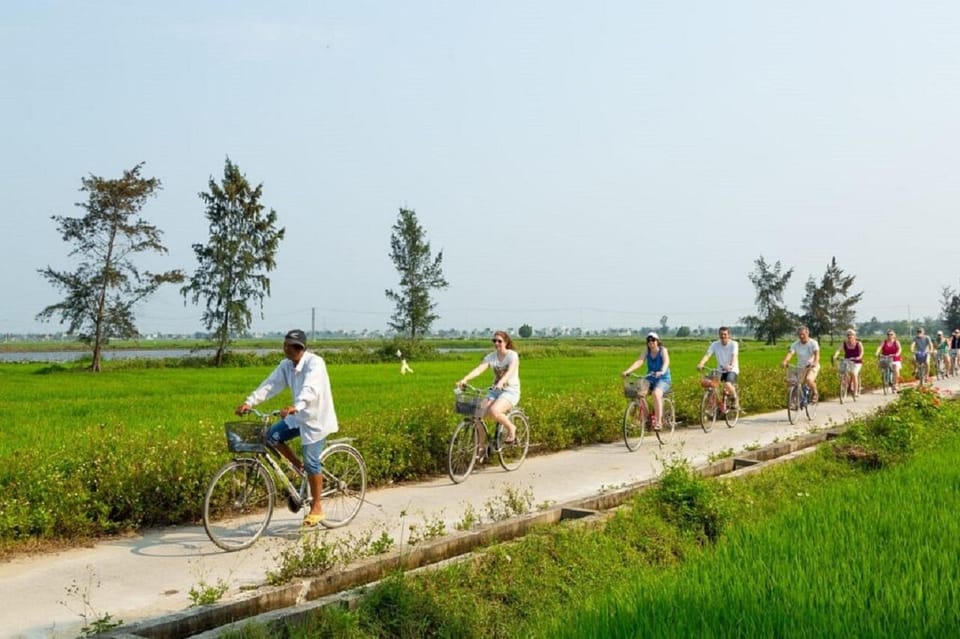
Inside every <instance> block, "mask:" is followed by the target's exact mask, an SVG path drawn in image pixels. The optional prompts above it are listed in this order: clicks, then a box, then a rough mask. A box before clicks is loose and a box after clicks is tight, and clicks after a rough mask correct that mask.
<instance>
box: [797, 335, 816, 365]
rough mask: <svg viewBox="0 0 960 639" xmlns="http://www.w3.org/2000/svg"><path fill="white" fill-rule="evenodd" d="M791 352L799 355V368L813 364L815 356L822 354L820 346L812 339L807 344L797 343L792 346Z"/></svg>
mask: <svg viewBox="0 0 960 639" xmlns="http://www.w3.org/2000/svg"><path fill="white" fill-rule="evenodd" d="M790 350H791V351H793V352H794V353H796V354H797V366H806V365H808V364H812V363H813V356H814V354H816V353H818V352H820V345H819V344H817V340H815V339H813V338H812V337H811V338H810V339H808V340H807V343H806V344H804V343H803V342H801V341H800V340H797V341H795V342H794V343H793V344H791V345H790Z"/></svg>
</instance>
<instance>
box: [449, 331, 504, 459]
mask: <svg viewBox="0 0 960 639" xmlns="http://www.w3.org/2000/svg"><path fill="white" fill-rule="evenodd" d="M493 346H494V351H493V352H492V353H490V354H488V355H487V356H486V357H484V358H483V361H482V362H480V364H479V365H478V366H477V367H476V368H474V369H473V370H472V371H470V372H469V373H467V374H466V375H464V377H463V379H461V380H460V381H459V382H457V386H459V387H461V388H462V387H463V385H464V384H466V383H467V382H469V381H470V380H471V379H473V378H474V377H476V376H477V375H479V374H480V373H482V372H483V371H485V370H487V369H488V368H489V369H492V370H493V386H491V387H490V391H489V392H488V393H487V396H486V398H485V399H484V400H483V404H482V405H481V406H482V413H481V414H482V415H485V416H487V417H492V418H493V419H495V420H497V423H499V424H500V425H501V426H503V430H504V440H503V443H504V444H512V443H514V442H515V441H516V438H517V427H516V426H514V425H513V422H511V421H510V418H509V417H507V413H509V412H510V409H511V408H513V407H514V406H516V405H517V404H518V403H519V402H520V355H518V354H517V351H516V349H515V348H514V346H513V340H511V339H510V336H509V335H507V333H506V332H505V331H497V332H496V333H494V334H493Z"/></svg>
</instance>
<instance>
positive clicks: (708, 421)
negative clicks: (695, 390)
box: [700, 390, 717, 433]
mask: <svg viewBox="0 0 960 639" xmlns="http://www.w3.org/2000/svg"><path fill="white" fill-rule="evenodd" d="M716 423H717V394H716V392H714V391H713V390H707V391H704V392H703V399H701V400H700V427H701V428H703V432H705V433H709V432H710V431H711V430H713V426H714V424H716Z"/></svg>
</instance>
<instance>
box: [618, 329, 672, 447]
mask: <svg viewBox="0 0 960 639" xmlns="http://www.w3.org/2000/svg"><path fill="white" fill-rule="evenodd" d="M644 364H646V365H647V376H646V378H645V379H646V380H647V383H648V384H650V392H652V393H653V403H654V406H655V411H656V416H657V423H656V424H654V425H653V429H654V430H660V426H661V423H662V417H663V396H664V394H666V393H669V392H670V354H669V353H667V347H666V346H664V345H663V342H661V341H660V336H659V335H657V334H656V333H648V334H647V348H646V349H645V350H644V351H643V353H641V354H640V357H638V358H637V361H635V362H634V363H633V364H630V367H629V368H628V369H627V370H625V371H623V373H621V375H623V376H624V377H626V376H627V375H629V374H630V373H632V372H633V371H635V370H637V369H638V368H641V367H642V366H643V365H644Z"/></svg>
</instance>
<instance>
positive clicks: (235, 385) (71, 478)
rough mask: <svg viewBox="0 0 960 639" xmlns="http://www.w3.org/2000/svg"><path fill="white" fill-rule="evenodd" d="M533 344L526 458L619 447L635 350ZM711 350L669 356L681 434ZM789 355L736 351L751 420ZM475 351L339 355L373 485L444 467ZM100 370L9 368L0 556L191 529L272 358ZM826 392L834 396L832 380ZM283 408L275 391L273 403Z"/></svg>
mask: <svg viewBox="0 0 960 639" xmlns="http://www.w3.org/2000/svg"><path fill="white" fill-rule="evenodd" d="M524 346H525V347H526V348H523V347H522V348H521V358H522V360H521V361H522V364H521V378H522V382H523V398H522V404H523V406H524V407H525V408H526V411H527V413H528V414H529V415H530V416H531V419H532V437H531V439H532V442H533V447H532V454H540V453H545V452H549V451H554V450H561V449H564V448H569V447H572V446H579V445H584V444H589V443H594V442H602V441H615V440H617V439H619V437H620V421H621V417H622V411H623V407H624V399H623V397H622V395H621V387H620V379H619V373H620V371H622V370H623V369H625V368H626V367H627V366H628V365H629V364H630V363H631V362H632V361H633V360H634V359H635V358H636V357H637V354H638V353H639V348H640V344H639V343H637V344H631V345H629V346H611V345H607V344H605V343H604V344H600V345H597V344H591V343H590V342H580V343H558V344H556V345H553V346H549V345H545V344H530V345H524ZM705 348H706V342H705V341H700V342H697V341H678V342H676V344H675V345H671V346H670V351H671V356H672V369H673V374H674V380H675V381H674V392H675V397H676V401H677V409H678V418H679V419H680V420H681V422H685V423H687V424H693V423H695V421H696V420H695V415H696V411H697V407H698V405H699V398H700V393H701V390H700V388H699V386H698V385H697V374H696V371H695V365H696V362H697V361H698V360H699V358H700V356H701V355H702V353H703V352H704V350H705ZM784 349H785V345H781V346H777V347H765V346H761V345H758V344H755V343H745V344H743V346H742V352H743V354H742V368H743V374H742V377H741V380H742V381H741V389H742V404H743V406H744V408H745V409H746V410H747V411H749V412H753V413H758V412H763V411H767V410H775V409H779V408H781V407H782V405H783V395H784V383H783V373H782V371H779V370H777V369H776V363H777V362H779V360H780V358H781V357H782V354H783V352H784ZM480 357H481V354H480V353H465V354H456V355H446V356H443V357H442V358H441V359H436V360H426V361H413V362H412V364H413V366H414V368H415V370H416V372H415V374H413V375H406V376H401V375H400V374H399V364H398V363H397V362H391V363H363V364H357V363H343V362H342V361H341V360H342V359H347V358H346V356H345V355H344V354H343V353H337V354H331V356H330V361H329V362H328V368H329V371H330V375H331V380H332V387H333V393H334V399H335V403H336V408H337V413H338V416H339V418H340V423H341V435H344V436H350V437H354V438H355V444H356V445H357V446H358V448H359V449H360V450H361V452H363V454H364V456H365V458H366V461H367V465H368V471H369V472H368V477H369V481H370V483H371V484H372V485H377V484H382V483H386V482H396V481H403V480H408V479H414V478H420V477H424V476H430V475H435V474H441V473H443V472H445V464H446V449H447V443H448V440H449V437H450V434H451V432H452V430H453V428H454V426H455V424H456V423H457V420H458V416H457V415H455V414H454V412H453V410H452V402H453V398H452V389H453V385H454V382H455V381H456V380H457V379H459V378H461V377H462V376H463V374H464V373H465V372H467V371H468V370H470V369H471V368H472V367H473V366H474V365H475V364H476V362H477V361H478V360H479V359H480ZM257 361H259V360H257V359H249V360H248V359H240V360H239V362H238V363H240V364H248V363H253V364H255V363H256V362H257ZM268 361H269V358H268ZM273 361H279V355H277V356H276V358H273ZM106 366H107V370H106V371H104V372H103V373H99V374H91V373H88V372H85V371H82V370H81V369H79V368H78V367H73V366H62V365H48V364H7V365H0V387H2V388H4V389H9V390H8V391H7V393H5V397H4V401H3V402H2V403H0V420H2V423H4V425H5V427H4V428H3V429H2V430H0V488H2V493H0V552H3V551H9V550H11V549H15V548H17V547H23V546H24V545H29V544H30V543H32V542H33V541H36V540H43V539H55V540H70V539H80V538H85V537H89V536H96V535H102V534H112V533H116V532H119V531H123V530H129V529H135V528H138V527H142V526H157V525H168V524H176V523H184V522H195V521H197V518H198V517H199V504H200V500H201V495H202V492H203V489H204V487H205V485H206V482H207V481H208V480H209V478H210V476H212V474H213V473H214V471H215V470H216V468H217V467H218V466H219V465H220V464H222V463H223V462H224V461H225V460H226V459H227V458H228V453H227V452H226V447H225V445H224V437H223V431H222V424H223V422H225V421H228V420H230V419H233V417H232V411H233V409H234V408H235V407H236V406H237V405H238V404H239V403H240V402H241V401H242V400H243V398H244V397H245V396H246V395H247V393H248V392H249V391H251V390H252V389H253V388H254V387H255V386H256V385H257V384H258V383H259V382H260V381H261V380H262V379H263V378H264V377H265V376H266V375H267V374H268V373H269V372H270V370H271V369H272V366H273V364H272V363H271V365H270V366H264V365H252V366H246V367H243V366H236V367H230V368H222V369H212V368H198V367H193V366H188V367H170V366H168V365H167V364H166V363H164V362H140V363H129V362H124V363H116V364H114V363H108V364H107V365H106ZM865 368H869V367H865ZM870 370H872V369H870ZM828 375H829V373H827V372H826V371H825V372H824V374H823V376H822V378H824V379H825V378H827V377H828ZM488 379H489V378H488V377H485V378H482V379H481V380H479V381H480V383H487V380H488ZM865 379H867V381H868V382H869V377H868V376H865ZM823 395H824V397H829V396H830V391H829V389H828V388H827V387H826V386H824V392H823ZM285 401H286V400H285V398H283V396H281V398H277V399H275V400H272V401H271V402H270V403H268V404H266V405H265V406H264V407H265V408H268V409H269V408H275V407H279V406H280V405H281V404H283V403H285Z"/></svg>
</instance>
